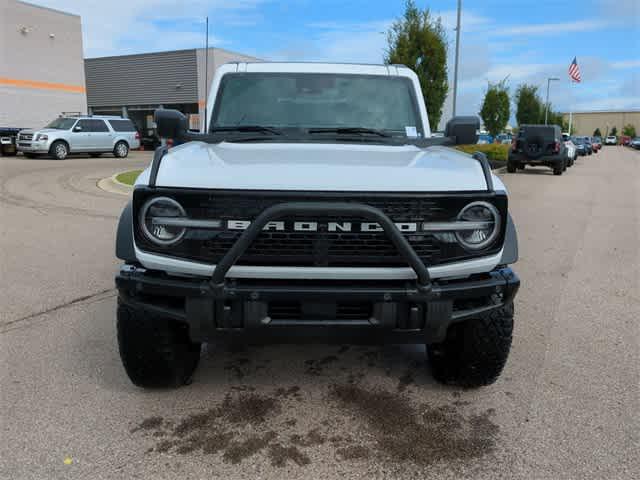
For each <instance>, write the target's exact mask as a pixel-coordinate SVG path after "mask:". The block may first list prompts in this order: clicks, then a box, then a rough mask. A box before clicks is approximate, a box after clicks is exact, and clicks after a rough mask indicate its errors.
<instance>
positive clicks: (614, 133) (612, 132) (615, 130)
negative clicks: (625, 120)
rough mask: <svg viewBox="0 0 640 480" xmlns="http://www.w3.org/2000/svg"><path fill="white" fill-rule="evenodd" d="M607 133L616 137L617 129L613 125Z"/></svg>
mask: <svg viewBox="0 0 640 480" xmlns="http://www.w3.org/2000/svg"><path fill="white" fill-rule="evenodd" d="M609 135H611V136H614V137H617V136H618V129H617V128H616V127H613V128H612V129H611V131H610V132H609Z"/></svg>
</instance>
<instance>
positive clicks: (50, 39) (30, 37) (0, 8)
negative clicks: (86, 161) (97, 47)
mask: <svg viewBox="0 0 640 480" xmlns="http://www.w3.org/2000/svg"><path fill="white" fill-rule="evenodd" d="M86 110H87V96H86V88H85V80H84V65H83V54H82V26H81V21H80V17H79V16H77V15H72V14H70V13H65V12H60V11H58V10H53V9H50V8H45V7H40V6H37V5H32V4H30V3H26V2H22V1H19V0H0V127H15V128H40V127H42V126H44V125H46V124H47V123H49V122H50V121H51V120H52V119H54V118H56V117H57V116H58V115H60V114H61V113H63V112H64V113H67V112H69V113H70V112H74V113H84V112H86Z"/></svg>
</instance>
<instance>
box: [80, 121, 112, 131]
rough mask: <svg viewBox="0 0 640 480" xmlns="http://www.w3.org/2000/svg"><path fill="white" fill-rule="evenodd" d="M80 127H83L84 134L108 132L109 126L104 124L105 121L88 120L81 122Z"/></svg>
mask: <svg viewBox="0 0 640 480" xmlns="http://www.w3.org/2000/svg"><path fill="white" fill-rule="evenodd" d="M78 126H79V127H82V131H83V132H108V131H109V129H108V128H107V124H106V123H104V120H96V119H91V120H89V119H87V120H80V121H79V122H78Z"/></svg>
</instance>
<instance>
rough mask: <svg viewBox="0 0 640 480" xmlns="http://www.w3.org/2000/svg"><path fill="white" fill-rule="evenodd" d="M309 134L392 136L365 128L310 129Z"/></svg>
mask: <svg viewBox="0 0 640 480" xmlns="http://www.w3.org/2000/svg"><path fill="white" fill-rule="evenodd" d="M307 133H310V134H314V133H337V134H340V135H341V134H347V135H348V134H350V133H355V134H362V135H377V136H378V137H385V138H389V137H391V135H390V134H388V133H387V132H384V131H382V130H376V129H375V128H363V127H336V128H310V129H309V130H307Z"/></svg>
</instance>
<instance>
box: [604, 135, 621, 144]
mask: <svg viewBox="0 0 640 480" xmlns="http://www.w3.org/2000/svg"><path fill="white" fill-rule="evenodd" d="M604 144H605V145H617V144H618V137H616V136H615V135H609V136H608V137H607V138H605V139H604Z"/></svg>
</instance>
